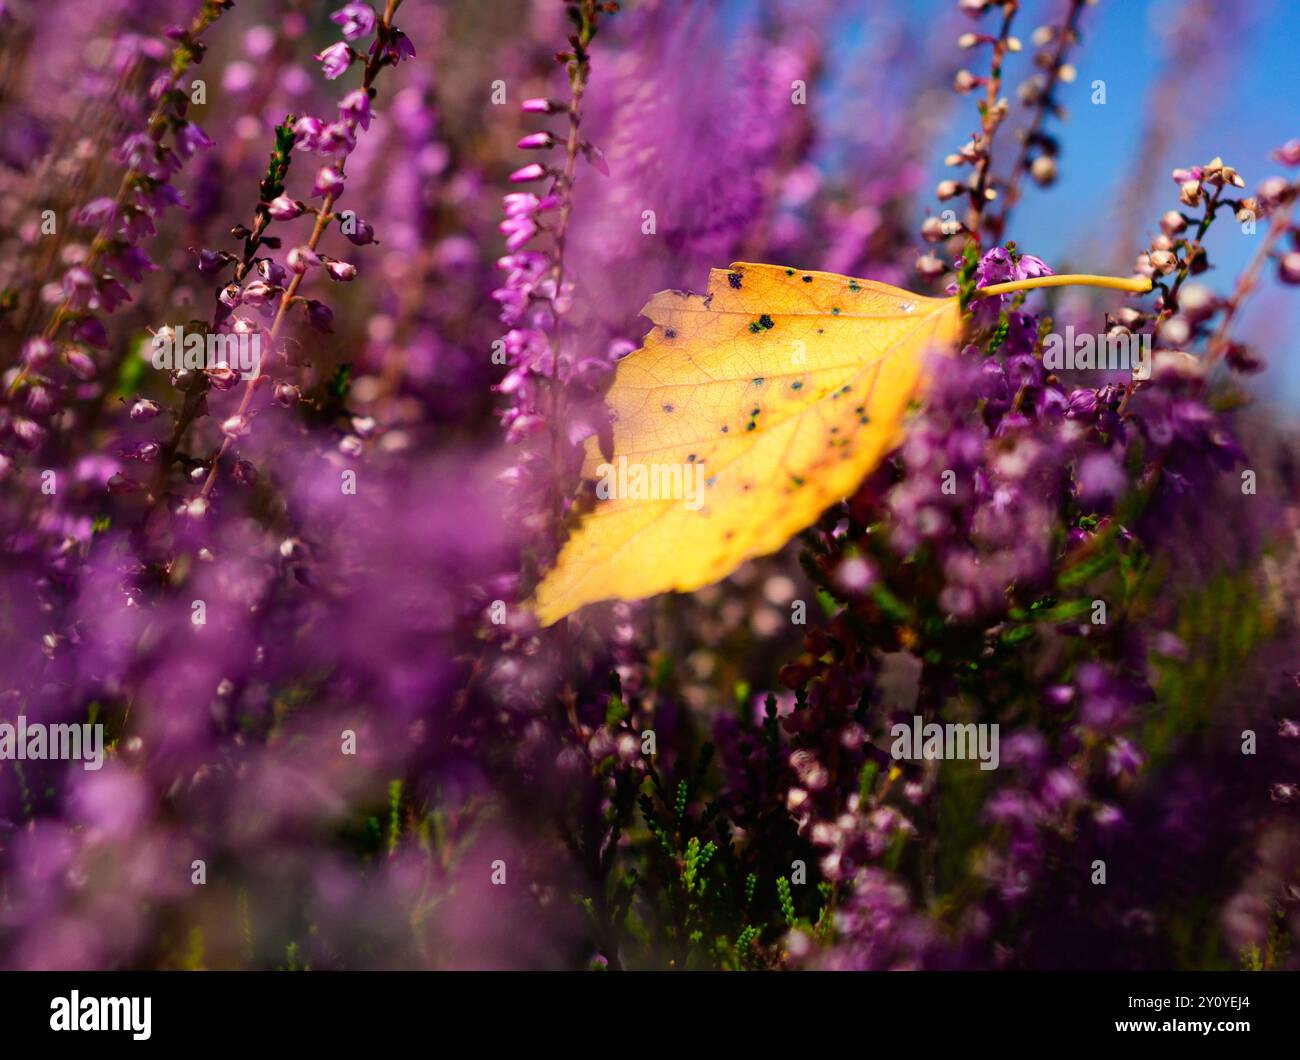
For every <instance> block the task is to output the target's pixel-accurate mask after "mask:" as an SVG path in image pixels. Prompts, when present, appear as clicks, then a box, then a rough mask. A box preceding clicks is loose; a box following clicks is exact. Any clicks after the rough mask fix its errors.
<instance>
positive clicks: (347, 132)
mask: <svg viewBox="0 0 1300 1060" xmlns="http://www.w3.org/2000/svg"><path fill="white" fill-rule="evenodd" d="M356 146H357V134H356V132H355V126H353V125H352V124H351V123H349V122H346V121H334V122H330V123H329V124H328V125H327V126H325V128H324V129H323V130H322V131H321V135H320V143H319V145H318V146H317V148H316V150H317V151H319V152H320V153H321V154H323V155H334V156H336V157H339V158H343V157H346V156H347V155H350V154H351V153H352V152H353V150H355V148H356Z"/></svg>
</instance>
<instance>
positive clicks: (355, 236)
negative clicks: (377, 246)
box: [343, 217, 375, 247]
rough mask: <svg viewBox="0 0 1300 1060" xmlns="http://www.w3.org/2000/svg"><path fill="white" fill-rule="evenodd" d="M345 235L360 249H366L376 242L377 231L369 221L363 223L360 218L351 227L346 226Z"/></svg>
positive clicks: (354, 220)
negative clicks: (368, 245)
mask: <svg viewBox="0 0 1300 1060" xmlns="http://www.w3.org/2000/svg"><path fill="white" fill-rule="evenodd" d="M343 234H344V235H345V236H346V237H347V238H348V240H349V241H350V242H351V243H354V244H355V245H357V246H359V247H364V246H366V245H367V244H369V243H373V242H374V241H375V230H374V227H373V226H372V225H371V224H370V222H369V221H363V220H362V219H361V218H360V217H357V218H354V219H353V222H352V224H351V225H348V226H345V227H344V229H343Z"/></svg>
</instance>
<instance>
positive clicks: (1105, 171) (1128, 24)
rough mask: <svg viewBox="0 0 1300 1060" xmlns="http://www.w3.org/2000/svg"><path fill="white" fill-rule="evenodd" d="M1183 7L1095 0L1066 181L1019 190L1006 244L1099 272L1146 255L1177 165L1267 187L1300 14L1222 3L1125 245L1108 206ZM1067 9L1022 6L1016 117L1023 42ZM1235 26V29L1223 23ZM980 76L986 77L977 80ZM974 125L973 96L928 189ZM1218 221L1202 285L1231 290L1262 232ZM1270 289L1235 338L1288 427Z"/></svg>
mask: <svg viewBox="0 0 1300 1060" xmlns="http://www.w3.org/2000/svg"><path fill="white" fill-rule="evenodd" d="M1184 2H1185V0H1100V3H1099V4H1098V5H1097V6H1096V7H1094V8H1092V9H1089V10H1088V11H1086V12H1085V13H1084V20H1085V21H1084V32H1083V43H1082V47H1081V48H1079V49H1077V50H1076V52H1075V53H1074V55H1073V61H1074V64H1075V66H1076V67H1077V69H1078V78H1077V80H1076V81H1075V82H1074V83H1073V84H1072V85H1067V86H1064V88H1063V91H1062V93H1061V96H1060V99H1061V102H1062V103H1064V104H1065V106H1066V108H1067V110H1068V112H1069V114H1068V121H1066V122H1064V123H1061V122H1053V123H1052V125H1051V128H1052V129H1053V130H1054V131H1056V132H1057V133H1058V134H1059V135H1060V136H1061V138H1062V141H1063V145H1064V147H1063V153H1062V156H1061V160H1060V161H1061V166H1060V179H1059V180H1058V182H1057V183H1056V184H1055V185H1054V186H1053V187H1051V188H1050V189H1045V190H1044V189H1038V188H1033V187H1030V188H1028V189H1027V190H1026V194H1025V195H1024V197H1023V198H1022V200H1021V202H1020V204H1019V205H1018V207H1017V208H1016V211H1015V215H1014V217H1013V223H1012V228H1013V230H1012V231H1010V232H1008V236H1009V237H1011V238H1015V239H1016V240H1017V241H1018V242H1019V243H1020V244H1021V245H1022V246H1023V247H1024V248H1025V249H1026V250H1028V251H1031V252H1032V253H1035V254H1037V255H1039V256H1040V257H1042V258H1044V259H1046V260H1047V261H1048V262H1049V263H1051V264H1053V265H1054V266H1056V267H1057V268H1058V269H1059V268H1060V267H1062V266H1063V265H1068V266H1069V267H1071V268H1072V269H1074V270H1075V271H1105V268H1106V267H1107V265H1109V264H1113V262H1112V261H1110V260H1108V259H1111V258H1112V255H1113V254H1114V251H1115V248H1116V247H1117V246H1120V245H1132V246H1133V247H1134V248H1135V249H1140V246H1141V245H1143V244H1144V241H1145V238H1146V236H1147V234H1148V231H1149V230H1151V229H1153V228H1154V225H1155V223H1156V220H1157V219H1158V217H1159V216H1160V213H1162V212H1163V211H1164V210H1165V209H1168V208H1170V207H1171V206H1174V205H1176V189H1175V186H1174V184H1173V182H1172V181H1171V180H1170V179H1169V171H1170V169H1172V168H1173V167H1174V166H1176V165H1191V164H1197V163H1204V162H1207V161H1209V160H1210V159H1211V158H1212V157H1214V156H1215V155H1222V156H1223V158H1224V161H1225V162H1227V163H1228V164H1229V165H1233V166H1235V167H1236V168H1237V169H1238V170H1239V171H1240V172H1241V174H1242V176H1243V177H1244V178H1245V180H1246V182H1247V189H1248V190H1253V188H1254V186H1255V185H1256V184H1257V183H1258V182H1259V180H1261V179H1262V178H1263V177H1266V176H1269V175H1272V174H1279V173H1284V172H1285V170H1284V169H1283V168H1282V167H1281V165H1280V164H1279V163H1277V162H1274V161H1272V160H1271V159H1270V158H1269V157H1268V155H1269V152H1270V151H1271V150H1272V149H1273V148H1274V147H1276V146H1277V145H1279V144H1280V143H1282V142H1284V141H1286V140H1288V139H1291V138H1294V137H1300V2H1298V0H1216V3H1215V7H1216V9H1218V10H1219V11H1220V12H1221V13H1222V14H1223V16H1225V24H1224V28H1223V29H1222V31H1221V32H1222V33H1223V34H1226V35H1228V36H1229V37H1230V39H1229V40H1227V41H1224V42H1223V43H1222V45H1221V46H1219V47H1217V48H1216V49H1215V50H1214V51H1213V52H1212V54H1211V56H1210V57H1208V58H1202V59H1198V61H1197V62H1195V63H1193V64H1192V65H1191V67H1190V68H1189V69H1186V70H1183V71H1181V72H1179V74H1178V84H1177V85H1174V86H1173V87H1174V88H1175V89H1176V91H1177V93H1178V99H1179V104H1178V110H1179V111H1180V112H1181V116H1180V118H1179V119H1178V120H1177V121H1176V122H1175V124H1174V129H1175V130H1176V135H1175V136H1174V137H1173V139H1172V142H1171V144H1170V149H1169V151H1168V153H1167V155H1166V156H1165V157H1162V158H1161V159H1160V165H1159V167H1158V169H1157V170H1156V172H1157V173H1158V174H1159V177H1158V180H1157V181H1156V183H1155V184H1154V186H1151V187H1148V188H1147V189H1146V207H1145V209H1144V210H1143V212H1142V217H1143V226H1144V227H1143V228H1142V229H1140V230H1138V231H1135V232H1131V233H1129V234H1128V238H1127V239H1125V240H1121V234H1120V231H1119V229H1120V227H1121V225H1120V224H1119V217H1118V211H1117V210H1116V208H1115V203H1116V202H1117V201H1118V200H1119V198H1120V196H1121V193H1122V191H1123V189H1124V187H1125V185H1126V184H1128V183H1132V182H1133V178H1134V175H1135V173H1136V172H1137V162H1138V160H1139V158H1140V157H1141V155H1142V153H1143V152H1144V144H1143V143H1142V139H1143V129H1144V126H1145V124H1146V120H1147V109H1148V98H1149V96H1150V94H1151V91H1152V89H1153V88H1155V87H1157V85H1156V79H1157V77H1158V76H1167V74H1166V72H1165V71H1164V70H1163V68H1162V58H1161V57H1162V54H1163V52H1164V50H1165V47H1164V42H1163V39H1162V36H1161V33H1160V32H1159V28H1160V26H1162V25H1164V24H1167V23H1168V21H1169V19H1170V18H1171V17H1172V13H1173V12H1174V10H1175V9H1176V8H1178V7H1179V6H1180V5H1182V4H1183V3H1184ZM868 6H870V5H868ZM1064 6H1065V5H1064V0H1039V2H1035V0H1029V2H1027V3H1026V4H1025V5H1024V8H1023V11H1022V13H1021V14H1020V15H1019V16H1017V23H1016V24H1017V27H1018V29H1017V34H1018V35H1019V36H1020V37H1021V39H1022V40H1023V41H1024V44H1025V50H1024V51H1023V52H1022V53H1021V54H1020V55H1018V56H1013V57H1012V58H1011V61H1010V63H1009V65H1008V70H1007V77H1008V80H1009V82H1010V85H1011V91H1010V92H1008V93H1007V94H1008V97H1009V98H1010V99H1012V101H1013V108H1014V107H1015V97H1014V95H1013V92H1014V86H1015V85H1016V84H1018V83H1019V82H1020V81H1021V80H1023V78H1024V77H1026V76H1028V74H1029V73H1030V71H1031V66H1030V62H1029V58H1030V55H1031V54H1032V51H1033V48H1032V46H1031V45H1030V43H1029V39H1028V38H1029V34H1030V32H1031V31H1032V28H1033V27H1034V26H1037V25H1040V24H1042V23H1043V22H1046V21H1052V22H1055V21H1056V19H1057V17H1058V16H1059V12H1061V11H1062V10H1063V9H1064ZM953 7H954V3H953V0H911V2H909V3H906V4H904V3H901V2H895V3H892V4H890V5H889V9H890V10H891V11H895V12H897V11H899V10H903V11H906V12H907V17H908V18H910V19H912V20H914V21H915V24H916V26H917V28H918V30H921V31H922V32H924V31H926V30H927V29H928V30H929V31H930V32H931V33H933V32H935V31H936V28H937V27H946V26H951V25H954V23H953V22H952V19H951V17H950V15H949V13H950V12H951V11H952V9H953ZM1234 22H1235V23H1236V25H1235V26H1234V25H1229V23H1234ZM968 24H969V20H966V19H960V20H959V21H958V22H957V23H955V26H956V28H957V29H959V30H960V29H963V28H966V27H967V25H968ZM983 25H987V26H992V25H994V18H993V16H985V18H984V20H983ZM971 28H974V27H973V26H971ZM938 31H939V32H942V31H943V30H942V29H939V30H938ZM853 35H854V34H853V33H852V32H850V34H848V35H847V36H848V37H852V36H853ZM860 39H861V38H860V37H859V42H860ZM981 56H982V57H984V58H986V57H987V52H983V53H979V54H977V55H972V60H975V59H977V58H979V57H981ZM972 65H974V63H972ZM977 72H981V71H980V70H979V69H978V68H977ZM1094 80H1103V81H1105V83H1106V104H1105V105H1104V106H1097V105H1093V104H1092V103H1091V102H1090V99H1089V97H1090V94H1091V89H1090V85H1091V84H1092V82H1093V81H1094ZM1013 116H1014V110H1013ZM977 123H978V119H977V117H976V116H975V104H974V100H973V98H971V97H968V98H967V99H966V100H964V101H963V103H962V105H960V106H959V107H957V108H956V111H955V113H954V116H953V120H952V122H951V123H950V128H949V129H948V132H947V134H946V135H945V136H944V137H942V138H941V139H940V141H939V142H940V144H941V146H942V149H943V150H942V151H940V152H936V154H938V155H939V157H937V158H936V159H935V160H934V170H933V176H934V179H935V180H936V181H937V180H938V179H940V178H941V177H943V176H948V175H951V173H950V171H948V170H946V169H945V167H944V166H943V164H942V153H944V152H946V151H947V150H950V149H952V148H955V147H957V146H959V145H960V144H962V143H964V142H965V140H966V139H967V137H968V135H969V133H970V132H971V131H972V130H974V129H975V128H977ZM1008 142H1009V141H1008ZM931 205H935V204H931ZM1222 216H1223V221H1222V222H1220V223H1217V224H1216V226H1215V229H1213V230H1212V231H1211V233H1210V236H1209V243H1208V245H1209V248H1210V258H1211V262H1212V264H1213V265H1214V266H1215V268H1214V269H1213V270H1212V271H1211V272H1209V273H1207V274H1206V275H1205V276H1203V277H1201V280H1202V282H1205V283H1207V284H1208V285H1209V286H1211V287H1212V288H1214V289H1216V290H1229V289H1231V286H1232V283H1233V281H1234V279H1235V277H1236V276H1237V274H1238V273H1239V272H1240V271H1241V269H1242V267H1243V266H1244V265H1245V264H1246V262H1247V261H1248V260H1249V259H1250V257H1251V256H1252V254H1253V253H1254V251H1255V250H1256V248H1257V247H1258V245H1259V240H1260V239H1262V238H1263V233H1264V230H1265V226H1264V225H1262V224H1261V225H1260V226H1259V232H1258V234H1257V235H1255V236H1249V235H1245V234H1243V233H1242V232H1241V229H1240V226H1237V225H1235V224H1232V223H1231V221H1230V218H1228V217H1227V216H1226V215H1222ZM918 221H919V218H918ZM1220 225H1221V227H1220ZM1275 277H1276V270H1275V269H1274V268H1271V267H1270V268H1269V269H1267V270H1266V271H1265V273H1264V282H1263V283H1262V284H1261V286H1260V288H1258V289H1257V291H1256V293H1255V294H1254V296H1253V297H1252V299H1251V301H1250V302H1249V304H1248V307H1247V309H1246V310H1245V312H1244V313H1243V315H1242V317H1241V319H1240V324H1239V327H1238V330H1237V332H1236V333H1237V335H1238V337H1240V338H1244V339H1247V340H1256V341H1259V343H1260V349H1261V352H1262V353H1263V355H1264V357H1265V359H1266V360H1267V361H1268V362H1269V365H1270V369H1269V372H1268V373H1267V374H1266V375H1265V376H1263V377H1257V378H1256V380H1255V385H1254V386H1253V388H1252V389H1254V390H1255V392H1256V393H1257V394H1259V395H1261V397H1262V398H1263V399H1264V400H1268V401H1270V402H1272V403H1274V404H1276V405H1277V406H1278V407H1279V410H1281V411H1285V412H1286V413H1287V414H1288V415H1289V416H1294V415H1295V413H1296V409H1297V407H1300V400H1298V399H1300V338H1298V337H1297V329H1298V328H1300V288H1286V287H1282V286H1281V285H1279V284H1278V283H1277V282H1276V279H1275Z"/></svg>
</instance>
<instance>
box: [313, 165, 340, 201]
mask: <svg viewBox="0 0 1300 1060" xmlns="http://www.w3.org/2000/svg"><path fill="white" fill-rule="evenodd" d="M344 183H345V182H344V180H343V174H342V173H340V172H339V171H338V170H337V169H336V168H334V167H333V166H321V167H320V169H319V170H317V172H316V183H315V184H313V185H312V188H311V193H312V195H314V196H315V195H333V196H334V197H335V198H336V199H337V198H338V197H339V196H340V195H342V194H343V187H344Z"/></svg>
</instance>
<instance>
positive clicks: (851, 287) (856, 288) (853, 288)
mask: <svg viewBox="0 0 1300 1060" xmlns="http://www.w3.org/2000/svg"><path fill="white" fill-rule="evenodd" d="M849 290H850V291H860V290H862V288H861V287H859V286H858V281H857V280H850V281H849Z"/></svg>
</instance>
